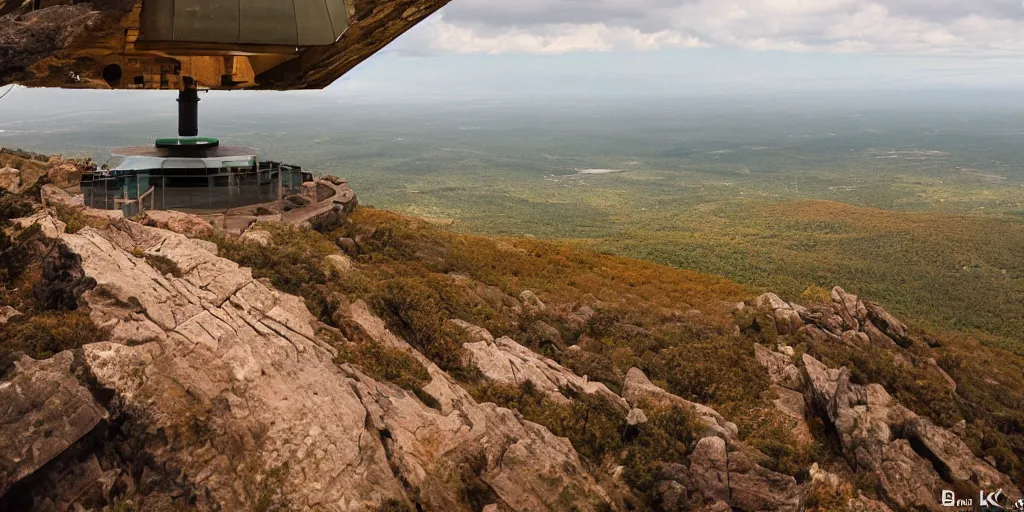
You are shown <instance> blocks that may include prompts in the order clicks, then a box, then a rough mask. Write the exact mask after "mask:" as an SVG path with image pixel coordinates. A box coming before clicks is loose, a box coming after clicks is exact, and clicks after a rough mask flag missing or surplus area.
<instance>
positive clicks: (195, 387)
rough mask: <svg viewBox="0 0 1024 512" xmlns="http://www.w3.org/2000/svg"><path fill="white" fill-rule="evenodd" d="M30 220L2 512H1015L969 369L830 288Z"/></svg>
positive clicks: (424, 245) (96, 215)
mask: <svg viewBox="0 0 1024 512" xmlns="http://www.w3.org/2000/svg"><path fill="white" fill-rule="evenodd" d="M18 192H19V193H7V194H5V195H3V196H0V201H2V205H3V212H4V213H3V214H4V224H5V226H4V235H3V237H2V240H0V254H2V256H3V260H2V261H3V266H2V269H3V270H2V272H3V274H2V276H0V277H2V278H3V284H4V288H3V294H2V295H0V300H2V301H3V305H2V309H0V335H2V336H3V341H2V342H0V348H2V352H0V355H2V356H3V358H4V359H3V361H2V364H0V404H2V407H0V509H2V510H48V511H49V510H61V511H63V510H96V511H99V510H147V511H148V510H174V509H182V508H184V509H198V510H261V511H269V510H325V511H326V510H339V511H341V510H345V511H347V510H473V511H478V510H487V511H495V510H497V511H510V510H708V511H712V510H714V511H722V510H743V511H768V510H779V511H798V510H872V511H884V510H912V509H926V510H941V507H940V506H939V501H938V497H939V492H940V491H941V490H943V489H954V490H956V491H957V492H958V493H963V495H964V496H975V497H976V496H977V491H978V490H989V491H995V490H996V489H1002V490H1003V491H1004V495H1005V496H1006V497H1007V498H1009V499H1016V498H1018V497H1019V496H1020V494H1019V491H1018V490H1017V484H1018V483H1019V482H1020V480H1019V476H1018V475H1017V474H1013V471H1014V468H1015V467H1016V466H1015V465H1014V461H1015V460H1016V459H1015V458H1012V457H1013V450H1014V448H1013V447H1014V444H1013V443H1015V442H1016V438H1014V437H1012V436H1009V435H1008V434H1005V433H1003V434H1000V433H999V428H1002V427H1001V426H1000V425H1001V424H999V423H998V421H1004V422H1005V421H1010V420H1009V419H1007V418H1008V416H1007V417H1002V419H999V420H998V421H997V420H990V419H989V418H987V417H985V416H983V415H982V414H981V413H980V412H978V409H974V408H972V407H973V406H972V405H971V403H974V402H978V401H980V400H982V399H983V398H984V397H985V396H988V395H983V394H982V393H981V392H980V391H977V390H978V389H981V388H979V386H980V385H979V384H978V383H977V382H976V381H975V380H971V379H969V378H964V377H962V376H961V375H960V373H958V372H956V371H953V372H952V374H950V373H949V372H947V371H946V370H944V369H943V367H946V368H949V369H950V370H955V368H953V367H952V366H951V365H950V363H949V359H950V357H952V356H951V355H950V354H951V353H947V352H943V351H945V350H952V348H951V347H957V346H959V345H956V343H959V342H956V343H955V342H953V341H944V340H945V338H935V337H933V336H932V335H931V334H928V333H921V332H918V331H917V330H915V329H914V328H911V327H908V326H907V325H906V324H904V323H903V322H901V321H900V320H898V319H897V318H895V317H894V316H893V315H892V314H890V313H889V312H887V311H886V310H885V309H884V308H883V307H882V306H880V305H878V304H875V303H872V302H867V301H864V300H862V299H860V298H858V297H857V296H855V295H853V294H850V293H847V292H846V291H844V290H843V289H842V288H834V289H832V290H831V292H830V293H828V295H827V296H824V297H823V296H821V294H819V295H818V296H815V297H810V299H809V300H808V301H807V305H806V306H803V305H800V304H797V303H793V302H787V301H785V300H783V299H782V298H780V297H778V296H776V295H774V294H771V293H766V294H762V295H760V296H757V297H752V296H751V295H750V294H749V293H748V292H746V291H743V289H742V288H740V287H738V286H735V285H733V284H730V283H726V282H724V281H722V280H717V279H712V278H709V277H700V276H697V275H695V274H689V273H684V272H680V271H675V270H670V269H664V268H662V267H657V266H655V265H650V264H646V263H641V262H633V261H630V260H623V259H615V258H611V257H604V256H594V255H588V254H580V253H575V252H571V251H569V250H568V249H564V248H558V247H555V246H552V245H544V243H543V242H536V241H522V242H515V241H494V240H488V239H482V238H472V237H465V236H463V235H454V234H448V233H442V232H440V231H433V230H434V229H436V228H431V227H424V226H421V225H419V224H417V223H416V221H413V220H409V219H402V218H397V217H394V216H391V215H390V214H387V213H386V212H378V211H374V210H372V209H368V208H360V209H357V210H356V211H353V212H345V214H346V215H348V217H346V218H342V219H337V220H338V223H339V224H340V225H341V227H335V228H326V229H322V230H321V231H322V232H317V231H314V230H312V229H311V228H309V227H304V228H299V227H294V226H289V225H287V224H283V223H257V224H255V225H253V226H252V227H250V228H249V229H248V230H247V231H246V232H245V233H243V234H241V235H240V236H238V235H229V234H225V233H220V232H217V230H216V229H213V228H212V226H211V227H210V228H209V229H205V228H204V229H200V230H196V229H194V228H195V226H197V225H202V226H209V225H208V224H200V223H199V222H200V221H198V220H195V219H193V222H188V221H187V220H188V219H183V218H182V217H183V216H185V215H184V214H173V216H174V217H175V219H176V221H175V222H164V223H162V224H159V226H160V227H156V226H157V223H156V222H155V221H152V220H150V221H147V220H146V219H137V221H136V220H132V219H124V218H121V217H118V216H111V215H109V214H107V213H105V212H98V211H94V210H89V209H85V208H82V207H81V206H74V205H68V204H56V205H50V206H43V205H42V204H41V203H40V202H39V201H38V200H37V199H36V197H37V196H36V195H35V194H39V191H38V190H30V191H28V193H25V192H22V191H18ZM29 194H31V195H29ZM162 215H163V214H161V213H156V214H155V218H163V216H162ZM168 215H171V214H168ZM151 217H152V216H151ZM147 224H150V225H147ZM175 230H177V231H181V232H176V231H175ZM495 255H500V257H497V256H495ZM526 265H529V266H526ZM666 273H667V274H666ZM534 276H539V277H534ZM653 276H661V277H663V278H664V279H662V280H661V281H659V280H657V279H654V278H653ZM533 279H542V280H544V282H547V283H556V284H558V285H559V286H557V287H556V286H553V285H552V286H550V287H548V288H541V287H543V286H544V283H543V282H541V281H536V280H533ZM562 283H570V284H565V285H564V287H562V286H563V285H562ZM665 283H668V284H667V285H666V284H665ZM525 285H530V288H526V286H525ZM663 286H667V287H663ZM616 287H620V288H616ZM726 299H728V300H726ZM737 299H746V300H744V301H742V302H740V301H738V300H737ZM944 344H945V345H944ZM992 350H995V349H989V348H987V347H986V348H978V349H976V351H977V352H978V353H984V354H986V357H995V356H998V355H1000V354H1001V353H999V352H992ZM964 360H965V361H966V360H969V359H967V358H965V359H964ZM1006 361H1010V362H1014V363H1015V362H1016V361H1015V360H1013V358H1012V357H1011V356H1009V355H1008V356H1007V357H1006ZM998 371H999V368H995V369H994V370H993V373H992V374H990V375H989V376H987V377H985V378H988V379H999V380H993V382H997V384H998V382H1000V381H1002V380H1003V379H1004V378H1006V375H1002V374H999V372H998ZM1018 373H1019V370H1018ZM905 375H906V376H910V377H911V378H910V380H906V379H904V378H903V376H905ZM958 378H959V381H958ZM986 389H987V388H986ZM992 392H994V393H997V394H998V386H997V385H996V386H995V391H992ZM947 405H948V407H947ZM968 417H969V418H970V421H967V418H968ZM990 421H991V422H992V423H989V422H990ZM990 425H996V426H995V427H991V426H990ZM1002 426H1005V425H1002ZM1000 436H1002V437H1000ZM1008 436H1009V437H1008ZM999 443H1003V444H999ZM1007 444H1008V445H1009V446H1011V448H1009V449H1008V450H1007V452H1006V453H1004V452H1002V451H999V450H997V449H996V448H999V447H1002V446H1004V445H1007Z"/></svg>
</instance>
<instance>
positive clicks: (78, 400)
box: [0, 352, 107, 496]
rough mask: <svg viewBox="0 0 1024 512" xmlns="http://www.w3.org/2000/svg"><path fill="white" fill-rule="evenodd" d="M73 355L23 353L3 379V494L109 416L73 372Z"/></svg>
mask: <svg viewBox="0 0 1024 512" xmlns="http://www.w3.org/2000/svg"><path fill="white" fill-rule="evenodd" d="M73 360H74V356H73V355H72V353H71V352H61V353H59V354H57V355H56V356H54V357H52V358H50V359H47V360H45V361H36V360H33V359H31V358H29V357H26V356H22V357H21V359H19V360H17V361H16V362H15V368H14V370H12V371H11V372H9V373H8V375H7V376H6V377H5V378H4V380H3V381H2V382H0V404H3V406H2V407H0V496H3V494H4V493H5V492H7V490H8V489H10V488H11V486H12V485H14V484H16V483H17V482H19V481H20V480H22V479H23V478H25V477H27V476H29V475H31V474H33V473H34V472H36V471H37V470H39V469H40V468H42V467H43V466H44V465H45V464H46V463H48V462H50V461H51V460H53V459H54V458H56V457H57V456H58V455H60V454H61V453H63V452H64V451H65V450H67V449H68V448H69V447H71V446H72V445H73V444H75V443H76V442H77V441H78V440H79V439H81V438H82V437H83V436H85V435H86V434H88V433H90V432H92V431H93V429H95V428H97V426H99V425H100V423H101V422H103V421H104V420H105V419H106V418H107V411H106V410H104V409H103V407H102V406H100V405H99V404H98V403H97V402H96V400H95V398H93V395H92V394H91V393H90V392H89V390H88V389H86V388H85V387H83V386H82V385H81V384H80V383H79V381H78V379H76V378H75V376H74V375H73V374H72V363H73Z"/></svg>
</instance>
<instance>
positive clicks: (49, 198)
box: [39, 184, 85, 208]
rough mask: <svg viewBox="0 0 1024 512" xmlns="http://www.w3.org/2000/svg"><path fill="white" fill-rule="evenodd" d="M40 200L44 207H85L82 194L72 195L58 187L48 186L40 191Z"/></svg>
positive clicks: (44, 186)
mask: <svg viewBox="0 0 1024 512" xmlns="http://www.w3.org/2000/svg"><path fill="white" fill-rule="evenodd" d="M39 194H40V200H41V201H42V203H43V206H70V207H75V208H79V207H84V206H85V197H84V196H82V195H81V194H79V195H71V194H69V193H68V192H67V191H65V190H64V189H62V188H59V187H57V186H56V185H51V184H46V185H43V187H42V189H40V192H39Z"/></svg>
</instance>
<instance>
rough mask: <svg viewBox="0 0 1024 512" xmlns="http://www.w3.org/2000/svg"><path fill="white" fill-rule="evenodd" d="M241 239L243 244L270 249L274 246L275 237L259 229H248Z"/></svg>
mask: <svg viewBox="0 0 1024 512" xmlns="http://www.w3.org/2000/svg"><path fill="white" fill-rule="evenodd" d="M239 239H240V240H241V241H243V242H246V243H252V244H256V245H261V246H263V247H270V246H271V245H274V236H273V235H271V234H270V232H268V231H264V230H262V229H258V228H250V229H247V230H246V231H245V232H244V233H242V236H241V237H240V238H239Z"/></svg>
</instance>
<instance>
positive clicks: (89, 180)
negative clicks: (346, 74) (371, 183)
mask: <svg viewBox="0 0 1024 512" xmlns="http://www.w3.org/2000/svg"><path fill="white" fill-rule="evenodd" d="M205 160H209V159H199V158H152V157H142V158H126V159H124V160H123V161H121V162H119V163H118V165H117V166H116V167H115V168H114V169H112V170H110V171H100V172H96V173H90V174H86V175H85V176H83V177H82V182H81V188H82V194H83V195H84V196H85V204H86V205H87V206H89V207H92V208H100V209H105V210H123V211H124V213H125V215H129V216H130V215H134V214H136V213H138V209H139V205H140V203H141V206H142V208H145V209H157V210H196V211H210V210H213V211H216V210H227V209H230V208H238V207H242V206H250V205H254V204H260V203H266V202H271V201H275V200H277V199H279V198H280V197H282V196H285V195H289V194H292V193H297V192H298V191H299V189H300V188H301V187H302V183H303V182H305V181H309V180H310V179H311V175H310V173H308V172H304V171H303V170H302V168H301V167H298V166H292V165H286V164H282V163H278V162H258V163H257V162H256V160H255V159H252V160H245V159H235V160H231V161H219V162H208V161H205ZM210 164H215V165H217V166H209V165H210ZM279 194H280V195H279ZM139 198H142V200H141V201H139Z"/></svg>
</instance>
